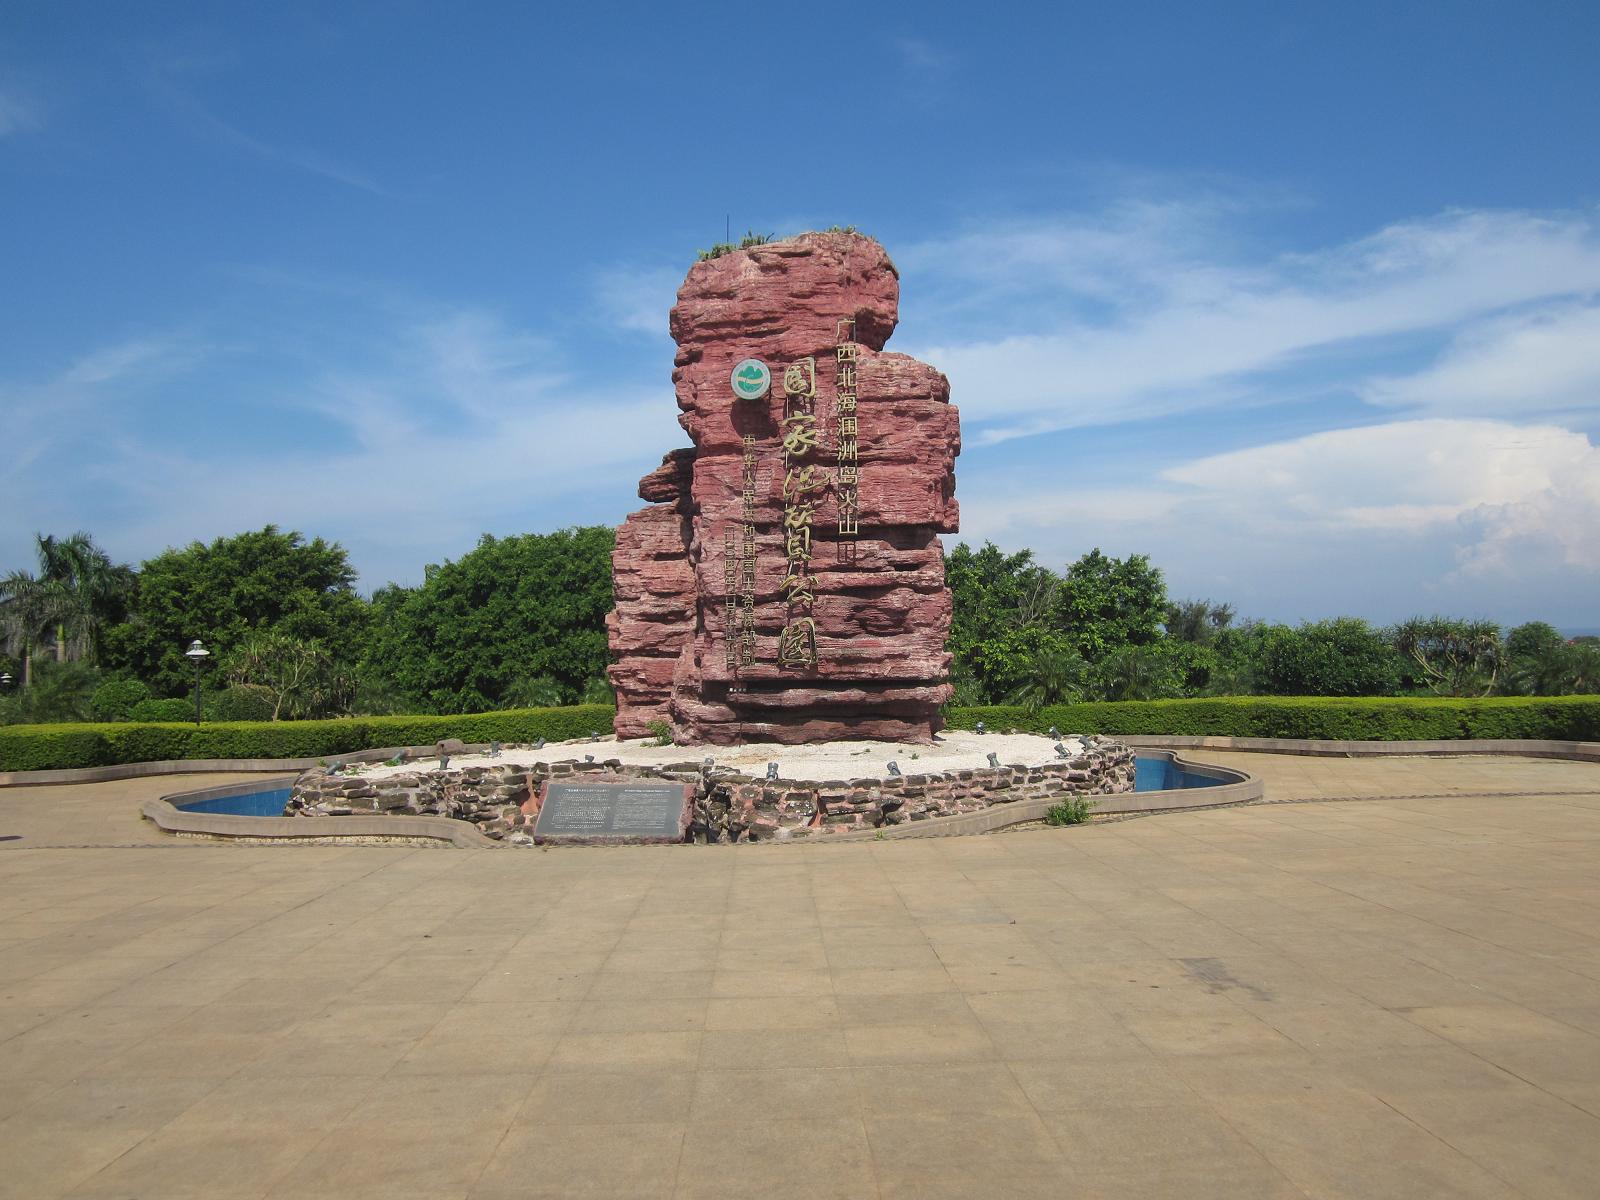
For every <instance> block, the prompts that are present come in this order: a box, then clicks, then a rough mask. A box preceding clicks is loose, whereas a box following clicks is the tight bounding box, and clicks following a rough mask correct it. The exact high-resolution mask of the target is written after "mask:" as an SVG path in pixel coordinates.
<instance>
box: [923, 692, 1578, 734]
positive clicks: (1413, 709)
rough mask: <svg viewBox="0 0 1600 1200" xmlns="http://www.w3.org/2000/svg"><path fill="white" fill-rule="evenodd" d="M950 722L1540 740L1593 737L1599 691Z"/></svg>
mask: <svg viewBox="0 0 1600 1200" xmlns="http://www.w3.org/2000/svg"><path fill="white" fill-rule="evenodd" d="M946 720H947V721H948V722H949V724H950V726H951V727H952V728H955V729H971V728H972V727H973V726H974V725H976V724H977V723H978V722H979V721H982V722H983V723H984V724H985V725H986V726H987V727H988V728H990V729H995V730H999V729H1012V728H1014V729H1030V730H1035V731H1037V732H1040V733H1042V732H1044V731H1045V730H1047V729H1049V728H1050V727H1051V726H1052V725H1054V726H1056V727H1057V728H1058V729H1060V730H1061V731H1062V732H1063V733H1107V734H1168V735H1177V736H1194V737H1260V738H1304V739H1307V740H1310V741H1376V742H1403V741H1454V740H1456V739H1459V738H1541V739H1549V740H1553V741H1574V742H1586V741H1588V742H1592V741H1600V696H1558V697H1539V696H1505V697H1493V698H1490V699H1487V700H1450V699H1433V698H1422V699H1413V698H1390V697H1372V698H1364V699H1346V698H1343V697H1337V696H1237V697H1232V696H1230V697H1222V698H1218V699H1208V700H1123V701H1106V702H1101V703H1093V704H1059V705H1054V706H1051V707H1049V708H1041V709H1040V710H1039V711H1038V712H1034V713H1030V712H1028V711H1027V709H1025V708H1016V707H998V706H997V707H991V708H954V709H950V710H949V711H948V712H947V713H946Z"/></svg>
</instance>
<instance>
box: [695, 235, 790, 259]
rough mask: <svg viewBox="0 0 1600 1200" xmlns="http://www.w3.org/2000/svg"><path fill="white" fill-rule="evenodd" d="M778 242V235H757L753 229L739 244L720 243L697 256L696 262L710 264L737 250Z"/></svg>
mask: <svg viewBox="0 0 1600 1200" xmlns="http://www.w3.org/2000/svg"><path fill="white" fill-rule="evenodd" d="M777 240H778V235H777V234H774V233H757V232H756V231H755V230H753V229H752V230H749V231H748V232H747V233H746V234H745V235H744V236H743V237H742V238H740V239H739V241H738V243H737V244H735V243H733V242H718V243H717V244H716V245H714V246H712V247H711V249H709V250H702V251H700V253H699V254H697V255H696V256H695V261H696V262H710V261H711V260H712V259H713V258H721V257H722V256H723V255H724V254H732V253H733V252H734V251H735V250H748V249H750V247H752V246H765V245H766V244H767V243H768V242H775V241H777Z"/></svg>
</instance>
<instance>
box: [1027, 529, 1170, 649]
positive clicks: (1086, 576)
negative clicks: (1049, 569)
mask: <svg viewBox="0 0 1600 1200" xmlns="http://www.w3.org/2000/svg"><path fill="white" fill-rule="evenodd" d="M1055 610H1056V621H1055V625H1056V628H1057V629H1059V630H1061V631H1062V632H1063V633H1065V634H1067V635H1068V636H1069V637H1070V638H1071V639H1072V640H1073V642H1074V644H1075V645H1076V646H1077V649H1078V653H1080V654H1082V655H1083V657H1084V658H1086V659H1088V660H1089V661H1090V662H1098V661H1099V660H1100V659H1102V658H1104V657H1105V656H1106V655H1107V654H1109V653H1110V652H1111V651H1113V650H1116V649H1118V648H1119V647H1122V646H1147V645H1149V644H1151V643H1152V642H1154V641H1156V640H1157V639H1158V638H1160V636H1161V631H1162V623H1163V621H1164V620H1165V618H1166V615H1167V587H1166V583H1165V581H1164V580H1163V579H1162V577H1161V571H1160V569H1159V568H1157V567H1153V566H1151V565H1150V560H1149V558H1147V557H1146V556H1145V555H1143V554H1130V555H1129V556H1128V557H1127V558H1112V557H1111V556H1109V555H1106V554H1103V553H1101V551H1100V549H1099V547H1096V548H1095V549H1093V550H1091V551H1090V552H1089V553H1088V554H1085V555H1084V556H1083V557H1082V558H1080V559H1078V561H1077V562H1075V563H1073V564H1072V565H1071V566H1070V567H1068V568H1067V574H1066V578H1065V579H1063V580H1062V582H1061V588H1060V591H1059V593H1058V594H1057V596H1056V603H1055Z"/></svg>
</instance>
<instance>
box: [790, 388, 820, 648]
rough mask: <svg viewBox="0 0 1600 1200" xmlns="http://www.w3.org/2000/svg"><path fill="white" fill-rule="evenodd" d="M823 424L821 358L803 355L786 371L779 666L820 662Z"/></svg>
mask: <svg viewBox="0 0 1600 1200" xmlns="http://www.w3.org/2000/svg"><path fill="white" fill-rule="evenodd" d="M821 441H822V439H821V434H820V432H819V430H818V429H817V360H816V359H814V358H802V359H800V360H799V361H797V362H792V363H790V364H789V366H788V368H787V369H786V370H785V371H784V373H783V466H784V473H783V556H784V562H785V566H786V569H785V572H784V578H783V583H782V585H781V587H780V590H781V591H782V592H783V598H784V602H785V604H786V605H787V607H788V612H787V614H786V617H785V620H784V626H783V632H782V633H781V634H780V635H779V637H778V666H779V667H798V668H807V667H815V666H816V665H817V623H816V620H815V619H814V618H813V617H812V615H811V610H812V606H813V605H814V604H815V603H816V590H817V589H816V579H815V578H814V577H813V576H812V574H811V554H812V549H811V526H812V522H813V520H814V518H815V516H816V511H817V504H818V502H819V501H820V499H821V495H820V493H821V492H822V490H823V489H824V488H825V487H826V486H827V483H828V476H827V472H826V471H824V470H820V469H819V468H818V465H817V463H816V462H815V461H813V460H814V459H815V457H816V456H817V455H818V454H819V452H820V449H821Z"/></svg>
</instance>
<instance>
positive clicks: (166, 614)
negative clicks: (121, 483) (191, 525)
mask: <svg viewBox="0 0 1600 1200" xmlns="http://www.w3.org/2000/svg"><path fill="white" fill-rule="evenodd" d="M354 584H355V571H354V570H353V569H352V568H351V566H350V562H349V559H348V557H347V556H346V554H345V551H344V548H343V547H342V546H340V545H338V544H337V543H332V542H325V541H323V540H322V539H321V538H313V539H312V540H311V541H309V542H308V541H306V540H305V539H304V537H303V536H302V535H301V534H299V533H295V532H290V533H282V532H279V530H278V528H277V526H275V525H268V526H266V527H265V528H263V529H259V530H255V531H252V532H249V533H241V534H236V535H234V536H233V537H225V538H218V539H216V540H215V541H213V542H211V543H210V544H209V545H206V544H202V543H200V542H193V543H191V544H190V545H189V546H187V547H185V548H184V549H182V550H167V551H164V552H163V553H161V554H158V555H157V556H156V557H154V558H152V559H150V560H149V561H148V562H146V563H145V564H144V565H143V567H142V568H141V570H140V572H139V590H138V598H137V601H136V604H135V607H134V612H133V616H132V619H131V620H130V621H128V622H127V623H126V624H123V625H120V626H117V627H116V628H114V629H111V630H108V631H107V634H106V638H105V643H106V650H105V661H106V663H107V665H109V666H112V667H117V668H121V669H123V670H125V671H126V672H128V673H130V674H132V675H134V676H136V677H138V678H140V679H143V680H144V681H145V682H146V683H147V684H149V685H150V688H151V690H152V691H154V692H155V693H156V694H157V695H168V696H181V695H185V694H187V693H188V691H189V690H190V689H191V688H192V687H193V685H194V668H193V666H192V665H191V664H190V663H189V661H188V660H187V659H185V658H184V650H185V649H187V647H188V645H189V642H190V641H191V640H193V639H194V638H200V639H201V640H203V641H204V642H205V643H206V645H207V646H208V648H209V649H210V650H211V651H212V653H213V657H212V658H211V659H210V660H209V661H208V662H207V664H206V665H205V667H204V668H203V670H204V673H205V676H206V677H207V680H208V683H207V686H208V687H214V686H215V680H216V677H217V676H218V675H219V674H220V673H221V667H220V665H219V663H220V662H221V661H222V660H223V659H225V658H226V657H227V653H228V651H230V650H232V649H233V648H234V647H237V646H240V645H242V644H243V643H244V641H245V639H246V637H248V636H249V635H250V634H251V633H254V632H260V631H270V632H272V633H277V634H282V635H283V636H285V637H288V638H293V639H295V640H297V641H301V642H318V643H320V644H321V645H322V646H324V647H325V648H326V651H327V653H329V654H330V655H332V656H333V658H334V659H335V661H337V662H338V663H340V664H343V665H349V666H353V665H354V663H355V661H356V659H357V657H358V656H359V654H360V652H361V648H362V645H363V644H364V642H365V627H366V623H367V605H366V603H365V602H364V601H363V600H362V599H361V597H360V596H359V595H357V594H356V591H355V587H354Z"/></svg>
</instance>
